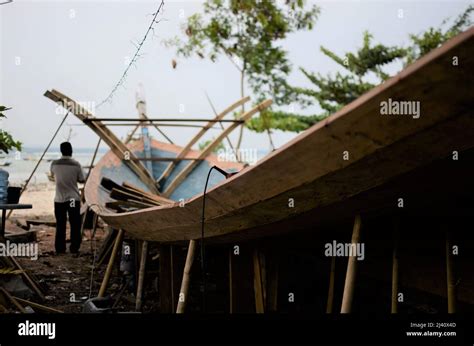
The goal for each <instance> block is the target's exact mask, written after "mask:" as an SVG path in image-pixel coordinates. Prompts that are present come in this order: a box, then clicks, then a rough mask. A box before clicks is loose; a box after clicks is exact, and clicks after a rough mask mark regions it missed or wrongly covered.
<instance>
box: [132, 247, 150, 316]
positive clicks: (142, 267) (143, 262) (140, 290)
mask: <svg viewBox="0 0 474 346" xmlns="http://www.w3.org/2000/svg"><path fill="white" fill-rule="evenodd" d="M147 255H148V242H147V241H146V240H144V241H143V243H142V254H141V259H140V269H139V271H138V287H137V299H136V302H135V310H136V311H140V310H141V309H142V294H143V282H144V281H145V267H146V257H147Z"/></svg>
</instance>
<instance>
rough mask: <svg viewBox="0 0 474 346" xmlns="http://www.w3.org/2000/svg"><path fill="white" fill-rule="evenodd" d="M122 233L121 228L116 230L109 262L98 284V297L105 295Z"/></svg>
mask: <svg viewBox="0 0 474 346" xmlns="http://www.w3.org/2000/svg"><path fill="white" fill-rule="evenodd" d="M123 234H124V232H123V230H122V229H120V230H119V231H118V234H117V238H116V239H115V243H114V247H113V249H112V253H111V254H110V258H109V264H108V265H107V269H106V270H105V275H104V279H103V280H102V284H101V285H100V290H99V294H98V297H99V298H100V297H103V296H104V295H105V291H106V290H107V286H108V284H109V280H110V275H111V274H112V269H113V266H114V262H115V257H117V252H118V250H119V246H120V244H122V239H123Z"/></svg>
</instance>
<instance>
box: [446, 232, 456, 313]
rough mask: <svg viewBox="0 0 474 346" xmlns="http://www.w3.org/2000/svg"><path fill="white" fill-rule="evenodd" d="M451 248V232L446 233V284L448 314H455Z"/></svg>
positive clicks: (454, 286)
mask: <svg viewBox="0 0 474 346" xmlns="http://www.w3.org/2000/svg"><path fill="white" fill-rule="evenodd" d="M452 256H453V247H452V241H451V232H450V231H449V230H448V231H447V232H446V282H447V289H448V313H450V314H453V313H455V312H456V282H455V278H454V263H453V257H452Z"/></svg>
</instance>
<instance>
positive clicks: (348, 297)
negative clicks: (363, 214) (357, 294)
mask: <svg viewBox="0 0 474 346" xmlns="http://www.w3.org/2000/svg"><path fill="white" fill-rule="evenodd" d="M360 227H361V219H360V215H357V216H356V217H355V220H354V229H353V230H352V240H351V244H352V246H353V247H354V248H355V246H357V243H359V240H360ZM352 255H353V256H349V259H348V261H347V272H346V281H345V283H344V294H343V296H342V306H341V313H343V314H345V313H350V312H351V310H352V300H353V298H354V289H355V280H356V273H357V256H355V254H352Z"/></svg>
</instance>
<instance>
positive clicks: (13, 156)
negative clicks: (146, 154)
mask: <svg viewBox="0 0 474 346" xmlns="http://www.w3.org/2000/svg"><path fill="white" fill-rule="evenodd" d="M44 149H45V148H41V147H24V148H22V151H21V152H15V151H11V152H10V153H9V154H1V156H0V168H2V169H4V170H6V171H7V172H8V173H9V174H10V176H9V185H10V186H22V185H23V184H24V183H25V182H26V181H27V179H28V178H29V176H30V175H31V173H32V172H33V170H34V168H35V167H36V165H37V164H38V161H39V159H40V158H41V155H42V154H43V151H44ZM94 150H95V148H74V153H73V158H74V159H75V160H77V161H78V162H79V163H80V164H81V166H82V167H83V169H84V173H85V174H87V173H88V170H89V169H90V166H91V163H92V158H93V156H94ZM107 151H108V148H107V147H104V148H99V150H98V152H97V155H96V158H95V162H96V163H97V162H98V161H99V160H100V158H101V157H102V156H103V155H104V154H105V153H106V152H107ZM266 154H268V150H261V149H259V150H257V149H251V150H245V149H243V150H242V151H241V157H242V159H243V160H244V161H246V162H249V163H250V164H251V165H252V164H255V163H256V162H257V161H258V160H260V159H261V158H263V157H264V156H265V155H266ZM219 156H221V157H222V159H223V160H231V161H232V160H233V159H232V156H233V152H232V151H231V150H229V149H226V150H223V151H221V152H219V154H218V157H219ZM60 157H61V152H60V151H59V148H50V149H49V150H48V152H47V153H46V154H45V155H44V157H43V160H42V161H41V162H40V164H39V166H38V168H37V170H36V172H35V174H34V175H33V177H32V178H31V180H30V182H29V186H30V187H32V186H36V185H37V186H42V185H44V184H48V185H49V184H50V181H49V179H48V172H49V171H50V167H51V162H52V161H53V160H57V159H59V158H60ZM5 163H9V165H8V166H4V164H5Z"/></svg>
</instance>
